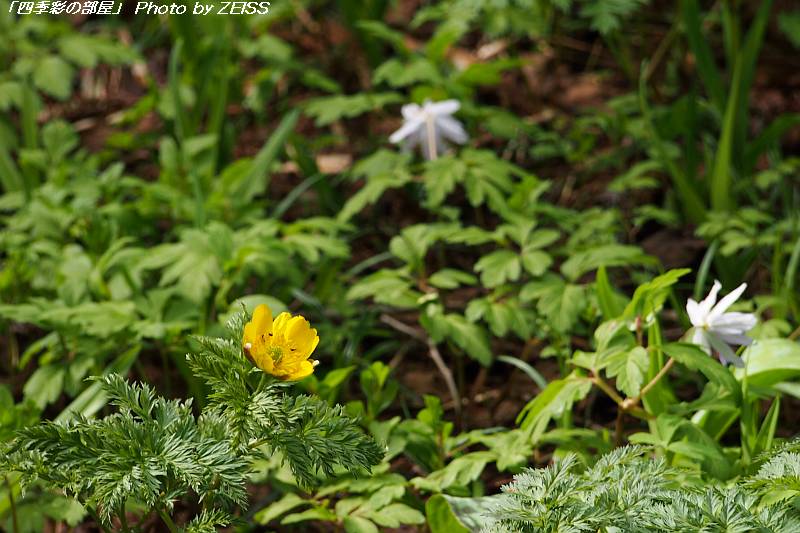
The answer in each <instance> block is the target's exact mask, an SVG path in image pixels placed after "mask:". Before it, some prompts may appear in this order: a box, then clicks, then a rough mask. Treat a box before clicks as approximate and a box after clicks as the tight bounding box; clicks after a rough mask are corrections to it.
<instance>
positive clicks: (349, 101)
mask: <svg viewBox="0 0 800 533" xmlns="http://www.w3.org/2000/svg"><path fill="white" fill-rule="evenodd" d="M402 101H403V97H402V96H401V95H399V94H398V93H392V92H387V93H372V94H370V93H359V94H354V95H335V96H322V97H319V98H312V99H311V100H308V101H307V102H306V103H305V112H306V113H307V114H308V115H309V116H311V117H313V118H314V119H315V120H314V123H315V124H316V125H317V126H327V125H328V124H330V123H332V122H336V121H337V120H339V119H342V118H353V117H357V116H358V115H363V114H364V113H366V112H367V111H374V110H376V109H381V108H383V107H386V106H387V105H389V104H396V103H399V102H402Z"/></svg>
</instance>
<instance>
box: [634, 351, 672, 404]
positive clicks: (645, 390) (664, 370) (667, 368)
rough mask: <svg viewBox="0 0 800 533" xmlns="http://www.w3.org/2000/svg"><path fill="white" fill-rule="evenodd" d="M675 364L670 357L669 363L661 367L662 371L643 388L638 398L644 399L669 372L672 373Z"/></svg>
mask: <svg viewBox="0 0 800 533" xmlns="http://www.w3.org/2000/svg"><path fill="white" fill-rule="evenodd" d="M674 364H675V359H673V358H672V357H670V358H669V361H667V362H666V364H665V365H664V366H662V367H661V370H659V371H658V374H656V375H655V376H653V379H651V380H650V383H648V384H647V385H645V386H644V387H642V390H641V392H640V393H639V396H638V398H642V397H643V396H644V395H645V394H647V393H648V392H650V389H652V388H653V387H655V386H656V384H657V383H658V382H659V381H660V380H661V378H663V377H664V376H665V375H666V374H667V372H669V371H670V369H671V368H672V366H673V365H674ZM637 403H638V402H637Z"/></svg>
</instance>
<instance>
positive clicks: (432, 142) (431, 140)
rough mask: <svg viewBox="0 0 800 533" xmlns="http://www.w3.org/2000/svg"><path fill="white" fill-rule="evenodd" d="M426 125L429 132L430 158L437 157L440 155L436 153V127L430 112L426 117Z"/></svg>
mask: <svg viewBox="0 0 800 533" xmlns="http://www.w3.org/2000/svg"><path fill="white" fill-rule="evenodd" d="M425 127H426V128H427V132H428V159H436V158H437V157H438V156H439V154H437V153H436V137H435V135H436V129H435V128H434V127H433V117H432V116H431V115H430V114H428V115H427V116H426V117H425Z"/></svg>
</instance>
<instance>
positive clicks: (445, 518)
mask: <svg viewBox="0 0 800 533" xmlns="http://www.w3.org/2000/svg"><path fill="white" fill-rule="evenodd" d="M425 516H426V518H427V519H428V527H430V528H431V533H470V530H469V529H467V528H466V527H465V526H464V524H462V523H461V521H460V520H459V519H458V517H456V515H455V513H453V510H452V509H451V508H450V504H449V503H448V501H447V500H446V499H445V497H444V496H442V495H441V494H434V495H433V496H432V497H430V498H429V499H428V501H427V503H425Z"/></svg>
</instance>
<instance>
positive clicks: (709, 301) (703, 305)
mask: <svg viewBox="0 0 800 533" xmlns="http://www.w3.org/2000/svg"><path fill="white" fill-rule="evenodd" d="M720 289H722V284H721V283H720V282H719V281H717V280H714V285H713V286H712V287H711V290H710V291H709V293H708V296H706V298H705V300H703V301H702V302H700V304H699V308H700V313H701V314H702V316H703V322H705V320H706V317H707V316H708V313H710V312H711V308H712V307H714V304H715V303H717V295H718V294H719V291H720Z"/></svg>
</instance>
